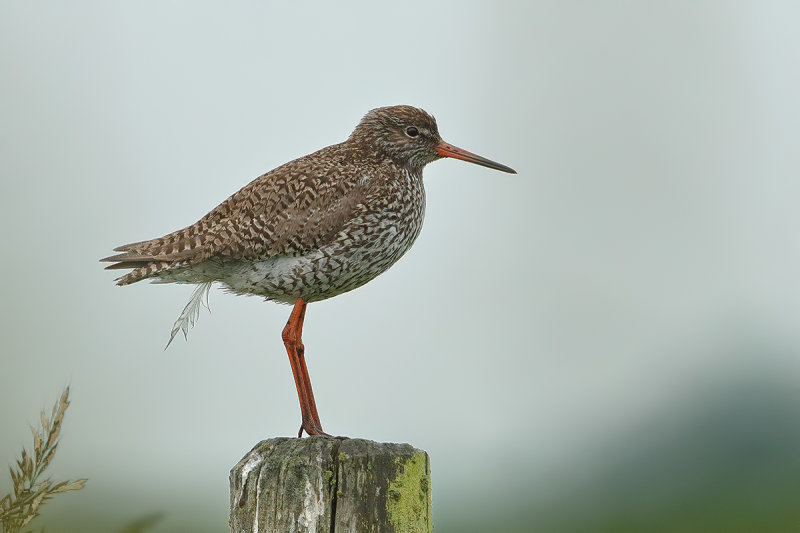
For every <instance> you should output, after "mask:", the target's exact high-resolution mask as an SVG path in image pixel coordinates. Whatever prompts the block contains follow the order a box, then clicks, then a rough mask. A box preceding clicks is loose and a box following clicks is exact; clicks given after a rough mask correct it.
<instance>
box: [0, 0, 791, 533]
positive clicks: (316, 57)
mask: <svg viewBox="0 0 800 533" xmlns="http://www.w3.org/2000/svg"><path fill="white" fill-rule="evenodd" d="M798 20H800V8H798V7H797V3H796V2H784V3H781V2H694V1H680V2H625V1H608V2H519V3H513V2H505V3H502V2H493V3H490V2H485V3H477V2H398V3H395V4H393V5H391V6H388V5H380V6H379V5H375V4H372V3H366V2H364V3H351V2H345V3H341V2H340V3H337V5H336V7H333V6H332V5H328V4H322V3H316V4H305V5H302V6H299V7H296V6H294V5H292V6H290V5H289V3H285V2H281V3H277V2H275V3H269V2H237V3H232V2H229V3H222V2H103V1H97V2H83V1H72V2H51V3H47V2H31V1H9V0H5V1H4V2H3V3H2V4H0V73H1V75H2V85H1V86H0V96H1V98H0V123H1V124H2V126H0V175H1V176H2V181H0V216H1V217H2V218H1V219H0V222H2V246H3V248H2V261H0V274H1V275H2V280H3V282H2V289H1V290H2V292H1V293H0V297H1V298H2V306H0V334H2V352H0V428H1V429H0V465H2V464H4V463H8V464H10V463H11V462H12V461H13V459H14V457H15V456H16V454H17V453H18V451H19V449H20V447H21V446H22V445H23V444H27V443H28V441H29V435H28V433H27V431H28V428H27V427H26V426H27V425H28V424H29V423H35V421H36V417H37V413H38V410H39V408H40V407H45V406H47V407H48V408H49V406H50V405H52V402H53V401H55V399H56V398H57V397H58V394H59V393H60V390H61V388H62V387H63V386H64V385H65V384H67V383H69V384H71V385H72V387H73V404H72V407H71V408H70V411H69V413H68V417H67V421H66V428H65V430H64V434H63V442H62V445H61V446H62V448H61V450H60V451H59V453H58V456H57V458H56V461H55V465H54V469H53V470H54V475H55V476H57V477H59V478H76V477H82V476H86V477H89V478H90V482H89V485H88V487H87V488H86V490H85V491H84V492H83V493H74V494H68V495H64V496H62V497H60V498H58V499H57V500H55V501H54V502H53V503H51V504H48V506H47V507H46V509H45V517H44V518H45V519H44V520H43V521H42V522H41V524H43V525H46V526H47V527H48V530H53V531H61V530H63V531H68V530H75V531H87V530H89V525H87V524H94V525H96V527H98V528H100V530H105V531H111V530H114V528H120V527H122V525H123V524H124V523H126V522H128V521H130V520H132V519H134V518H136V517H139V516H142V515H145V514H147V513H150V512H154V511H159V510H163V511H165V512H166V513H167V514H166V517H165V518H164V520H163V521H162V522H161V523H160V525H159V526H158V527H157V528H155V529H154V531H159V532H166V531H188V530H193V531H203V532H205V531H208V532H211V531H225V530H226V527H227V526H226V521H227V508H228V502H227V498H228V485H227V472H228V469H229V468H230V467H231V466H233V464H234V463H236V461H237V460H238V459H239V458H240V457H241V456H242V455H243V454H244V453H245V452H246V451H248V450H249V449H250V447H251V446H252V445H254V444H255V443H256V442H258V441H259V440H260V439H263V438H267V437H271V436H276V435H291V434H293V433H294V432H295V431H296V429H297V426H298V422H299V409H298V407H297V399H296V393H295V390H294V384H293V382H292V378H291V373H290V369H289V364H288V362H287V360H286V359H287V358H286V355H285V352H284V349H283V346H282V344H281V339H280V331H281V328H282V327H283V325H284V323H285V321H286V318H287V317H288V313H289V308H288V307H285V306H279V305H276V304H272V303H264V302H261V301H260V300H258V299H256V298H237V297H233V296H230V295H227V294H224V293H222V292H221V291H218V290H215V291H213V292H212V294H211V308H212V311H213V314H212V315H211V316H209V315H208V313H207V312H205V311H203V314H202V315H201V317H200V321H199V323H198V325H197V326H196V327H195V329H194V330H192V331H191V332H190V335H189V341H188V343H187V342H184V341H183V339H182V338H180V339H177V340H176V342H175V343H174V344H173V346H171V347H170V349H169V350H167V351H166V352H164V351H163V347H164V344H165V342H166V340H167V337H168V333H169V330H170V327H171V325H172V322H173V320H174V319H175V318H176V317H177V315H178V313H179V312H180V310H181V309H182V307H183V305H184V304H185V303H186V301H187V299H188V297H189V294H190V293H191V288H190V287H185V286H154V285H149V284H146V283H141V284H137V285H135V286H131V287H126V288H119V287H116V286H114V284H113V282H112V279H113V278H114V273H112V272H105V271H103V270H102V265H101V264H100V263H98V262H97V260H98V259H99V258H100V257H103V256H105V255H108V254H109V253H110V252H111V249H112V248H113V247H115V246H117V245H120V244H124V243H127V242H131V241H137V240H142V239H148V238H153V237H157V236H160V235H162V234H164V233H167V232H169V231H172V230H175V229H178V228H180V227H183V226H185V225H188V224H190V223H193V222H194V221H195V220H197V219H198V218H199V217H201V216H202V215H203V214H205V213H206V212H207V211H208V210H210V209H211V208H212V207H214V206H215V205H216V204H217V203H219V202H220V201H222V200H224V199H225V198H226V197H227V196H228V195H230V194H232V193H233V192H235V191H236V190H237V189H238V188H240V187H241V186H243V185H245V184H246V183H247V182H249V181H250V180H251V179H253V178H255V177H256V176H258V175H259V174H261V173H262V172H264V171H267V170H269V169H271V168H274V167H275V166H277V165H279V164H281V163H283V162H286V161H288V160H290V159H293V158H295V157H298V156H301V155H304V154H306V153H309V152H311V151H313V150H316V149H318V148H320V147H322V146H325V145H328V144H332V143H335V142H339V141H341V140H343V139H344V138H345V137H346V136H347V135H348V134H349V133H350V131H351V130H352V128H353V127H354V126H355V124H356V123H357V122H358V120H359V119H360V117H361V116H362V115H363V114H364V113H365V112H366V111H368V110H369V109H371V108H373V107H377V106H382V105H391V104H398V103H407V104H412V105H417V106H420V107H423V108H424V109H426V110H428V111H430V112H431V113H433V114H434V115H435V116H436V117H437V119H438V121H439V127H440V131H441V133H442V136H443V137H444V138H445V140H447V141H448V142H451V143H453V144H455V145H457V146H461V147H463V148H466V149H468V150H471V151H474V152H476V153H479V154H481V155H485V156H487V157H489V158H492V159H495V160H497V161H500V162H502V163H505V164H508V165H510V166H512V167H514V168H516V169H517V171H518V172H519V174H518V175H516V176H511V175H507V174H502V173H499V172H494V171H491V170H488V169H485V168H481V167H477V166H473V165H469V164H467V163H463V162H458V161H454V160H446V161H440V162H437V163H435V164H432V165H431V166H430V167H428V168H427V169H426V172H425V182H426V186H427V191H428V213H427V218H426V221H425V228H424V230H423V232H422V235H421V237H420V239H419V241H418V242H417V244H416V245H415V247H414V248H413V249H412V250H411V251H410V252H409V253H408V254H407V255H406V256H405V257H404V258H403V259H402V260H401V261H400V262H399V263H398V264H397V265H396V266H395V267H393V268H392V269H391V270H390V271H389V272H388V273H386V274H385V275H383V276H381V277H380V278H378V279H376V280H375V281H374V282H372V283H370V284H369V285H367V286H365V287H363V288H361V289H359V290H357V291H355V292H352V293H349V294H346V295H343V296H340V297H338V298H335V299H334V300H330V301H327V302H322V303H315V304H313V305H311V306H310V308H309V311H308V318H307V321H306V330H305V344H306V348H307V357H308V361H309V365H310V371H311V375H312V379H313V382H314V386H315V392H316V395H317V399H318V403H319V405H320V411H321V416H322V420H323V423H324V425H325V428H326V429H328V430H329V431H331V432H335V433H340V434H347V435H351V436H359V437H367V438H371V439H374V440H379V441H401V442H402V441H405V442H410V443H412V444H414V445H415V446H417V447H420V448H424V449H426V450H427V451H429V452H430V454H431V457H432V467H433V490H434V516H435V519H436V522H437V531H441V532H448V531H461V532H463V531H489V530H492V531H503V528H505V529H506V530H508V531H512V530H514V531H538V530H547V531H558V530H564V531H575V530H576V529H571V528H578V530H579V529H580V527H584V528H585V529H584V530H590V531H600V530H602V529H603V528H606V527H610V529H608V530H609V531H619V530H621V529H619V528H617V529H615V528H614V527H612V526H609V524H612V525H613V524H615V523H617V524H619V523H622V524H631V523H632V524H640V525H641V524H647V523H648V522H652V523H651V524H650V527H649V528H648V530H649V531H654V530H655V528H654V525H653V524H656V523H657V524H664V523H665V521H666V520H667V519H674V520H677V521H679V522H680V521H683V523H687V524H688V523H692V524H696V523H697V521H696V520H698V519H699V518H698V517H703V519H705V518H707V516H708V515H709V514H712V515H713V512H712V511H713V509H716V510H717V515H719V517H721V518H719V520H722V521H723V522H724V520H725V516H726V512H728V511H730V512H732V513H734V514H735V513H737V512H744V514H745V516H746V517H747V516H750V515H748V513H747V510H748V509H750V508H751V507H753V508H755V509H756V510H755V511H753V512H752V513H750V514H751V515H752V516H754V517H755V518H753V519H752V522H755V521H757V520H758V519H759V518H764V519H765V520H767V518H769V519H774V517H775V516H781V512H784V511H785V510H786V509H789V508H792V507H791V506H792V505H794V507H793V508H794V509H797V508H798V507H797V505H796V501H794V499H796V491H794V488H796V487H797V485H798V484H800V481H799V480H800V477H799V476H798V474H797V473H798V472H800V466H799V465H800V458H798V455H797V452H796V451H795V450H797V449H798V448H800V359H798V355H800V354H799V353H798V352H799V348H800V328H798V321H799V320H800V283H798V272H800V244H799V243H800V238H799V237H798V231H797V230H798V227H800V211H799V210H798V209H797V203H798V198H800V180H798V170H800V156H798V133H800V127H799V126H800V105H799V104H798V94H800V75H799V70H800V69H799V68H798V65H800V52H799V51H800V37H799V36H800V32H798V29H797V23H798ZM7 486H8V482H7V481H6V480H5V478H4V476H3V475H2V474H0V488H2V489H3V490H5V488H6V487H7ZM787 487H788V488H787ZM720 488H722V489H724V490H718V489H720ZM784 489H785V490H784ZM792 491H794V492H792ZM731 493H732V495H731V496H730V498H727V499H726V495H728V494H731ZM791 494H795V496H791ZM704 498H706V499H707V500H709V501H710V502H711V503H709V504H708V505H709V506H710V509H712V510H711V511H710V510H709V509H708V508H704V503H703V502H704V501H705V500H704ZM698 502H699V503H698ZM782 502H789V503H787V504H786V505H783V503H782ZM714 506H716V507H714ZM742 509H744V511H742ZM762 511H763V513H762ZM759 513H761V514H759ZM789 514H791V511H789ZM762 515H763V516H762ZM787 516H788V515H787ZM676 517H677V518H676ZM681 517H686V518H681ZM786 520H787V523H791V524H796V523H797V521H796V517H794V516H791V517H788V518H786ZM615 521H616V522H615ZM637 521H638V522H637ZM576 524H577V525H576ZM542 528H544V529H542ZM633 530H636V529H635V528H634V529H633ZM640 530H641V529H640ZM683 530H687V529H683Z"/></svg>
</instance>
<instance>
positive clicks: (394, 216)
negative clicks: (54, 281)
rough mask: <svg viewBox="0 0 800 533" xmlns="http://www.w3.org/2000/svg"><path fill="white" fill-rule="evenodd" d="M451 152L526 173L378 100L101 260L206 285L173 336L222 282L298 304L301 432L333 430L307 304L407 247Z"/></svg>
mask: <svg viewBox="0 0 800 533" xmlns="http://www.w3.org/2000/svg"><path fill="white" fill-rule="evenodd" d="M442 158H454V159H460V160H463V161H467V162H470V163H475V164H477V165H482V166H484V167H488V168H491V169H495V170H499V171H502V172H507V173H512V174H516V171H515V170H513V169H512V168H510V167H507V166H505V165H502V164H500V163H496V162H494V161H491V160H489V159H486V158H485V157H481V156H479V155H476V154H473V153H471V152H468V151H466V150H463V149H461V148H458V147H456V146H453V145H452V144H449V143H446V142H445V141H443V140H442V138H441V136H440V135H439V130H438V126H437V124H436V119H435V118H434V117H433V116H432V115H430V114H429V113H427V112H426V111H424V110H422V109H420V108H417V107H413V106H409V105H396V106H389V107H380V108H377V109H373V110H371V111H369V112H368V113H367V114H366V115H364V117H363V118H362V119H361V121H360V122H359V123H358V125H357V126H356V127H355V129H354V130H353V132H352V133H351V135H350V136H349V137H348V138H347V139H346V140H345V141H344V142H341V143H339V144H334V145H331V146H328V147H326V148H322V149H321V150H318V151H316V152H313V153H311V154H309V155H306V156H304V157H300V158H298V159H295V160H294V161H290V162H288V163H285V164H283V165H281V166H279V167H277V168H275V169H273V170H271V171H269V172H267V173H265V174H263V175H261V176H259V177H258V178H256V179H255V180H253V181H252V182H250V183H249V184H248V185H246V186H244V187H243V188H242V189H240V190H239V191H238V192H236V193H234V194H233V195H232V196H230V197H229V198H228V199H227V200H225V201H224V202H222V203H221V204H219V205H218V206H217V207H215V208H214V209H212V210H211V211H210V212H209V213H208V214H207V215H205V216H204V217H203V218H201V219H200V220H198V221H197V222H196V223H194V224H192V225H190V226H187V227H185V228H183V229H180V230H177V231H174V232H172V233H169V234H167V235H165V236H163V237H159V238H156V239H152V240H147V241H141V242H135V243H131V244H126V245H123V246H119V247H117V248H115V249H114V251H115V252H119V253H117V254H115V255H112V256H109V257H105V258H103V259H101V260H100V261H102V262H111V263H113V264H111V265H109V266H107V267H106V269H128V270H129V272H127V273H126V274H124V275H123V276H121V277H119V278H117V279H116V280H115V281H116V283H117V285H130V284H132V283H136V282H138V281H142V280H145V279H150V280H151V281H153V282H156V283H186V284H194V285H196V289H195V291H194V293H193V295H192V298H191V299H190V301H189V304H187V306H186V308H185V309H184V311H183V313H181V316H180V317H179V319H178V321H176V323H175V326H174V327H173V330H172V334H171V337H170V342H171V341H172V339H173V338H174V337H175V334H176V333H177V332H178V331H179V330H182V331H183V333H184V335H185V334H186V329H187V324H194V320H195V318H196V316H197V313H198V311H199V306H200V303H201V302H202V301H203V297H204V296H205V298H206V301H207V298H208V291H209V288H210V287H211V286H212V284H213V283H219V284H221V285H222V287H223V289H225V290H227V291H228V292H231V293H234V294H238V295H254V296H259V297H263V298H265V299H266V300H267V301H274V302H277V303H283V304H289V305H292V306H293V307H292V311H291V314H290V316H289V319H288V321H287V323H286V326H285V327H284V329H283V331H282V334H281V338H282V340H283V344H284V346H285V348H286V352H287V354H288V356H289V362H290V366H291V369H292V374H293V377H294V382H295V387H296V389H297V396H298V400H299V403H300V412H301V426H300V430H299V431H298V435H297V436H298V437H301V436H302V434H303V432H304V431H305V432H306V434H308V435H309V436H312V435H322V436H331V435H330V434H328V433H326V432H325V431H324V430H323V428H322V423H321V422H320V418H319V413H318V411H317V406H316V402H315V400H314V393H313V391H312V388H311V379H310V377H309V374H308V369H307V367H306V362H305V348H304V345H303V341H302V332H303V322H304V319H305V314H306V307H307V304H309V303H313V302H317V301H320V300H325V299H328V298H332V297H334V296H337V295H340V294H342V293H345V292H348V291H351V290H353V289H356V288H358V287H360V286H362V285H364V284H365V283H367V282H369V281H371V280H372V279H374V278H375V277H376V276H378V275H380V274H381V273H383V272H385V271H386V270H387V269H388V268H389V267H391V266H392V265H393V264H394V263H395V262H397V260H398V259H400V257H401V256H402V255H403V254H405V252H406V251H408V249H409V248H410V247H411V245H412V244H413V243H414V241H415V240H416V239H417V237H418V236H419V233H420V230H421V228H422V222H423V218H424V216H425V188H424V186H423V181H422V170H423V168H424V167H425V166H426V165H427V164H428V163H431V162H433V161H436V160H438V159H442ZM167 346H169V343H168V344H167Z"/></svg>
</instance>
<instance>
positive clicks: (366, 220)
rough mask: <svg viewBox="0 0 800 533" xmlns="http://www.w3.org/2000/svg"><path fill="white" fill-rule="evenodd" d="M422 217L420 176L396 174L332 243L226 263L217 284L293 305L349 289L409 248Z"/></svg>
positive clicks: (386, 266) (372, 275) (384, 268)
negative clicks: (289, 253)
mask: <svg viewBox="0 0 800 533" xmlns="http://www.w3.org/2000/svg"><path fill="white" fill-rule="evenodd" d="M424 216H425V190H424V187H423V184H422V176H421V175H413V174H411V173H408V172H402V173H399V175H398V178H396V179H393V180H391V182H390V183H389V184H388V185H387V186H386V187H385V188H383V189H381V190H380V193H379V194H375V195H373V196H372V197H371V198H369V199H368V200H367V201H365V202H364V203H359V204H358V205H357V206H356V208H355V210H354V216H353V217H351V218H350V219H348V220H347V221H346V222H345V223H344V225H343V227H342V228H341V229H340V230H339V231H338V233H337V234H336V236H335V237H334V239H333V240H332V241H331V242H329V243H328V244H325V245H323V246H320V247H319V248H317V249H315V250H312V251H310V252H307V253H305V254H303V255H296V256H285V255H284V256H276V257H270V258H266V259H257V260H240V261H238V262H237V263H236V264H235V265H232V264H230V263H228V262H227V261H226V263H227V264H226V265H225V271H226V272H225V274H223V275H222V276H220V278H219V281H221V282H222V283H223V284H225V285H226V286H227V288H228V289H229V290H231V291H233V292H235V293H240V294H255V295H260V296H264V297H266V298H268V299H270V300H275V301H279V302H285V303H294V302H295V301H296V300H297V298H302V299H304V300H305V301H307V302H311V301H318V300H324V299H326V298H331V297H333V296H336V295H338V294H342V293H344V292H347V291H351V290H353V289H355V288H358V287H360V286H361V285H363V284H365V283H367V282H368V281H370V280H372V279H374V278H375V277H376V276H378V275H379V274H381V273H383V272H385V271H386V270H387V269H388V268H389V267H391V266H392V265H393V264H394V263H395V262H397V260H398V259H400V257H402V255H403V254H404V253H405V252H406V251H407V250H408V249H409V248H410V247H411V245H412V244H414V241H415V240H416V239H417V237H418V236H419V232H420V230H421V229H422V222H423V219H424Z"/></svg>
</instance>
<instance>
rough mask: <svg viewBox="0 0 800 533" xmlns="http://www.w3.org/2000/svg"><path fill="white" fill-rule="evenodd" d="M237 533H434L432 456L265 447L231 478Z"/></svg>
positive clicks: (306, 445)
mask: <svg viewBox="0 0 800 533" xmlns="http://www.w3.org/2000/svg"><path fill="white" fill-rule="evenodd" d="M230 484H231V516H230V525H231V532H232V533H289V532H293V533H306V532H308V533H315V532H316V533H430V532H431V531H432V530H433V519H432V515H431V473H430V459H429V457H428V454H427V453H426V452H424V451H422V450H417V449H416V448H413V447H412V446H410V445H408V444H383V443H378V442H373V441H369V440H363V439H334V438H328V437H308V438H305V439H293V438H286V437H281V438H275V439H269V440H265V441H261V442H259V443H258V444H257V445H256V446H255V447H254V448H253V449H252V450H251V451H250V452H249V453H248V454H247V455H245V456H244V457H243V458H242V460H241V461H239V463H238V464H237V465H236V466H235V467H233V469H232V470H231V474H230Z"/></svg>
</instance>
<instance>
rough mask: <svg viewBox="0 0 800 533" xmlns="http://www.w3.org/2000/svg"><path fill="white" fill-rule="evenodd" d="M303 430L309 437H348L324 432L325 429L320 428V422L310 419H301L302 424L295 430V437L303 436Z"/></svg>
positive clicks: (342, 438)
mask: <svg viewBox="0 0 800 533" xmlns="http://www.w3.org/2000/svg"><path fill="white" fill-rule="evenodd" d="M303 431H305V432H306V434H307V435H308V436H309V437H328V438H331V439H341V440H344V439H346V438H348V437H340V436H336V435H331V434H330V433H325V431H323V430H322V425H321V424H319V423H316V422H313V421H311V420H309V421H303V423H302V425H301V426H300V430H299V431H298V432H297V438H300V437H302V436H303Z"/></svg>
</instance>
